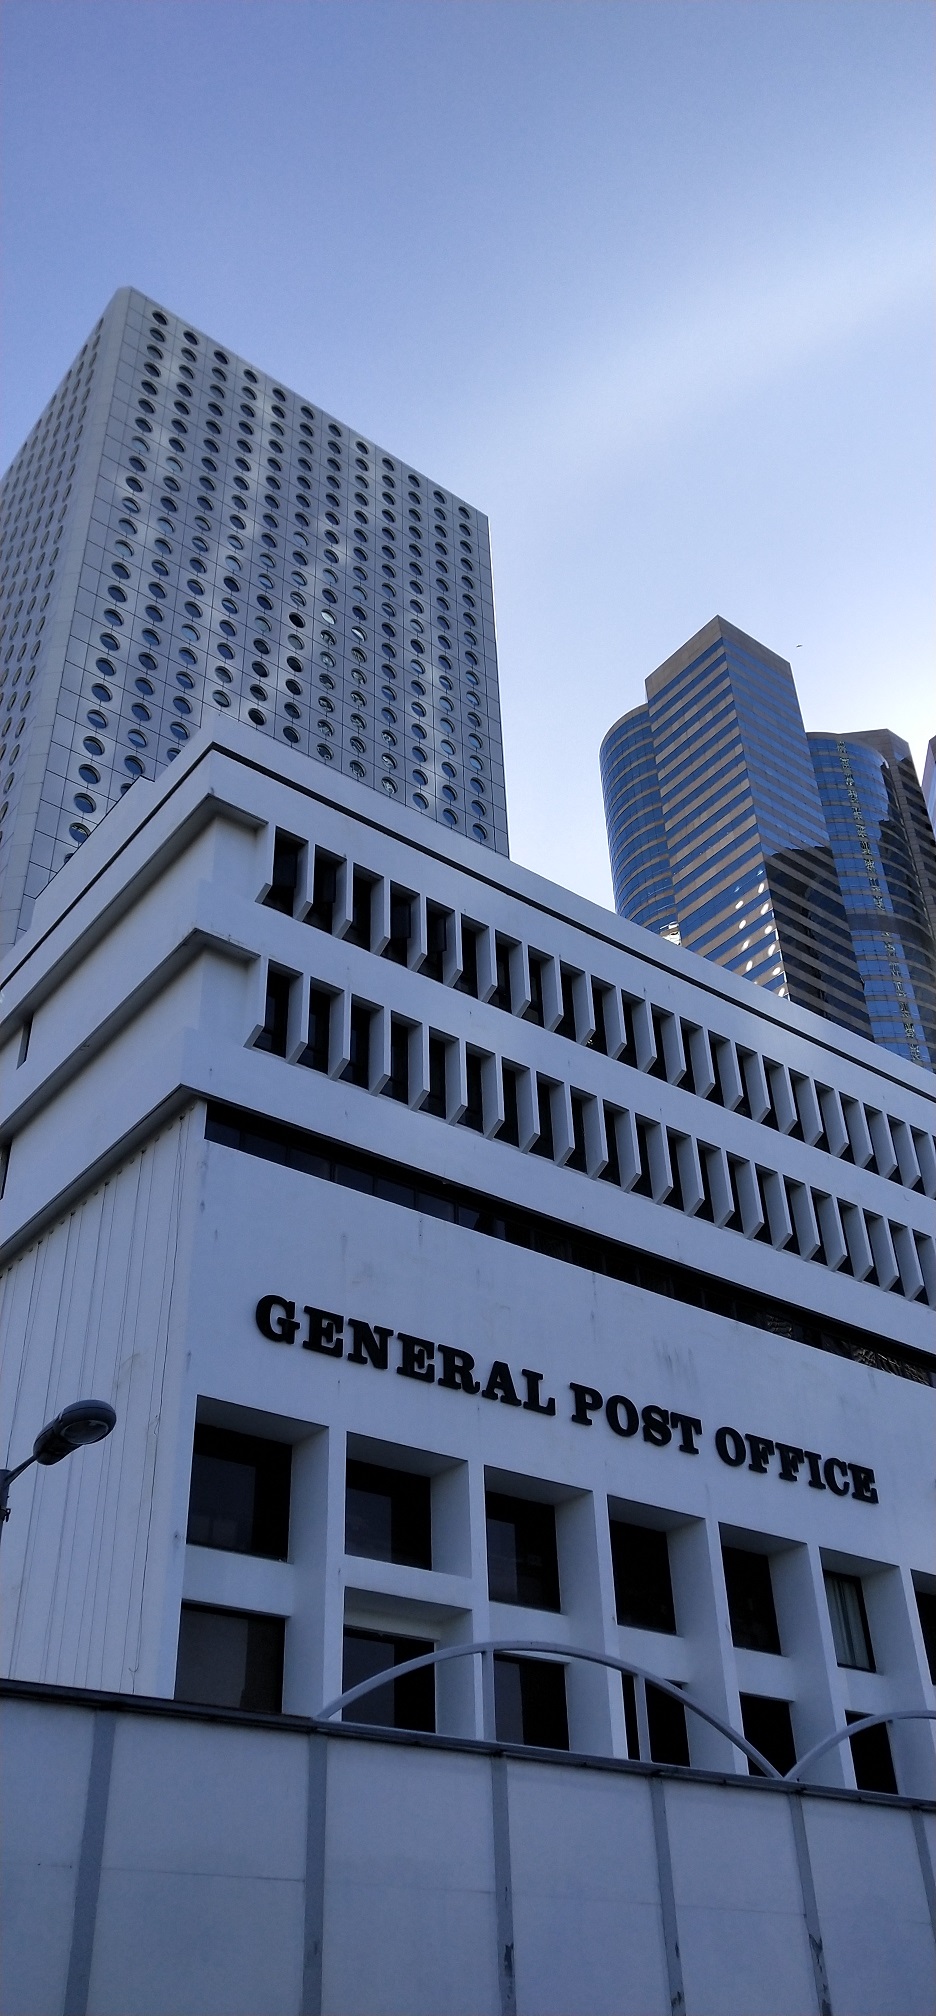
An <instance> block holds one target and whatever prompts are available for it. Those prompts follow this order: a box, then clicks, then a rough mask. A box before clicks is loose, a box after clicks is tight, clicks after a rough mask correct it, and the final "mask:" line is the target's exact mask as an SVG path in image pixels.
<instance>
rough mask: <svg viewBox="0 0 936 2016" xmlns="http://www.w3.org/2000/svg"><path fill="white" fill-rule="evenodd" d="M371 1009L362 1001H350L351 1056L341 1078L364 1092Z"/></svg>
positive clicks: (366, 1086) (368, 1083) (366, 1078)
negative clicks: (359, 1087) (358, 1086)
mask: <svg viewBox="0 0 936 2016" xmlns="http://www.w3.org/2000/svg"><path fill="white" fill-rule="evenodd" d="M372 1021H373V1010H372V1009H371V1008H368V1007H366V1006H365V1004H364V1002H363V1001H352V1003H351V1039H350V1041H351V1057H350V1060H349V1062H348V1063H347V1064H346V1065H345V1068H344V1070H343V1071H342V1074H341V1076H342V1078H343V1079H344V1080H345V1081H346V1083H347V1084H349V1085H360V1086H361V1087H362V1089H363V1090H364V1091H365V1092H366V1091H367V1089H368V1086H369V1085H370V1039H371V1023H372Z"/></svg>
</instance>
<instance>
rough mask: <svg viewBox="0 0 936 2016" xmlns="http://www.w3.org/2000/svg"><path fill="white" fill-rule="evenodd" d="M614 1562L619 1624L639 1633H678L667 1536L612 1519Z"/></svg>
mask: <svg viewBox="0 0 936 2016" xmlns="http://www.w3.org/2000/svg"><path fill="white" fill-rule="evenodd" d="M611 1558H612V1562H613V1565H614V1600H615V1604H616V1607H617V1621H618V1623H619V1624H630V1625H632V1626H633V1627H635V1628H636V1629H637V1630H639V1631H675V1629H676V1615H675V1611H674V1609H673V1588H672V1583H671V1581H670V1566H669V1547H668V1544H667V1539H666V1534H665V1533H659V1532H657V1531H656V1530H655V1529H654V1528H652V1527H649V1526H632V1525H630V1524H629V1522H628V1521H626V1520H624V1519H612V1521H611Z"/></svg>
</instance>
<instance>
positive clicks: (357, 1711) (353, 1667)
mask: <svg viewBox="0 0 936 2016" xmlns="http://www.w3.org/2000/svg"><path fill="white" fill-rule="evenodd" d="M434 1650H435V1647H434V1646H433V1644H432V1643H431V1641H430V1640H429V1639H428V1638H396V1637H393V1636H392V1635H391V1634H390V1633H389V1632H386V1631H355V1630H350V1629H349V1630H347V1631H346V1632H345V1634H344V1665H343V1672H342V1682H341V1691H342V1693H346V1692H347V1689H348V1688H349V1687H357V1686H359V1685H360V1683H361V1681H362V1680H369V1679H370V1678H371V1676H372V1675H373V1674H375V1673H383V1672H384V1671H385V1669H386V1668H387V1667H388V1666H403V1665H405V1663H406V1661H407V1659H419V1658H421V1656H422V1655H423V1653H426V1652H433V1651H434ZM341 1719H342V1721H343V1722H369V1723H372V1724H375V1725H376V1726H377V1727H378V1728H382V1729H423V1730H426V1731H428V1732H429V1734H430V1735H431V1734H432V1732H433V1731H434V1729H435V1668H434V1667H433V1666H424V1667H423V1668H422V1669H421V1671H420V1672H418V1673H406V1674H404V1676H403V1678H402V1680H389V1681H387V1683H386V1684H385V1685H384V1686H383V1687H375V1688H373V1689H372V1691H371V1693H370V1694H365V1695H364V1696H363V1698H362V1699H361V1700H360V1701H352V1703H351V1705H350V1707H349V1708H345V1709H343V1710H342V1717H341Z"/></svg>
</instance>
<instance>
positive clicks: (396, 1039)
mask: <svg viewBox="0 0 936 2016" xmlns="http://www.w3.org/2000/svg"><path fill="white" fill-rule="evenodd" d="M410 1034H411V1030H410V1024H409V1023H408V1022H400V1021H399V1020H398V1019H397V1017H396V1016H395V1015H394V1016H393V1018H392V1020H391V1023H390V1076H389V1078H388V1080H387V1083H386V1085H385V1086H384V1088H383V1089H384V1093H385V1096H386V1097H387V1098H388V1099H396V1100H398V1102H399V1104H400V1105H401V1106H405V1105H407V1103H408V1101H409V1079H410V1073H409V1053H410Z"/></svg>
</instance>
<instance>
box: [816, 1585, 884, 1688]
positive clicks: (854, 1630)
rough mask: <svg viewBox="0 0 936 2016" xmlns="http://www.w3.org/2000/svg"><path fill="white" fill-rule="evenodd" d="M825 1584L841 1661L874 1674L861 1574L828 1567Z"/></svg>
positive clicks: (841, 1664) (839, 1662)
mask: <svg viewBox="0 0 936 2016" xmlns="http://www.w3.org/2000/svg"><path fill="white" fill-rule="evenodd" d="M825 1586H826V1596H827V1598H828V1603H829V1621H830V1623H831V1625H832V1643H833V1645H834V1646H835V1657H836V1659H837V1661H838V1664H839V1665H840V1666H849V1667H853V1668H854V1669H855V1670H856V1671H857V1672H860V1673H873V1672H874V1670H875V1669H874V1652H873V1649H872V1645H871V1632H870V1629H869V1626H868V1613H867V1611H866V1609H865V1600H864V1590H863V1589H862V1586H861V1579H860V1577H859V1576H858V1575H838V1574H835V1573H834V1572H833V1571H832V1570H831V1569H826V1571H825Z"/></svg>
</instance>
